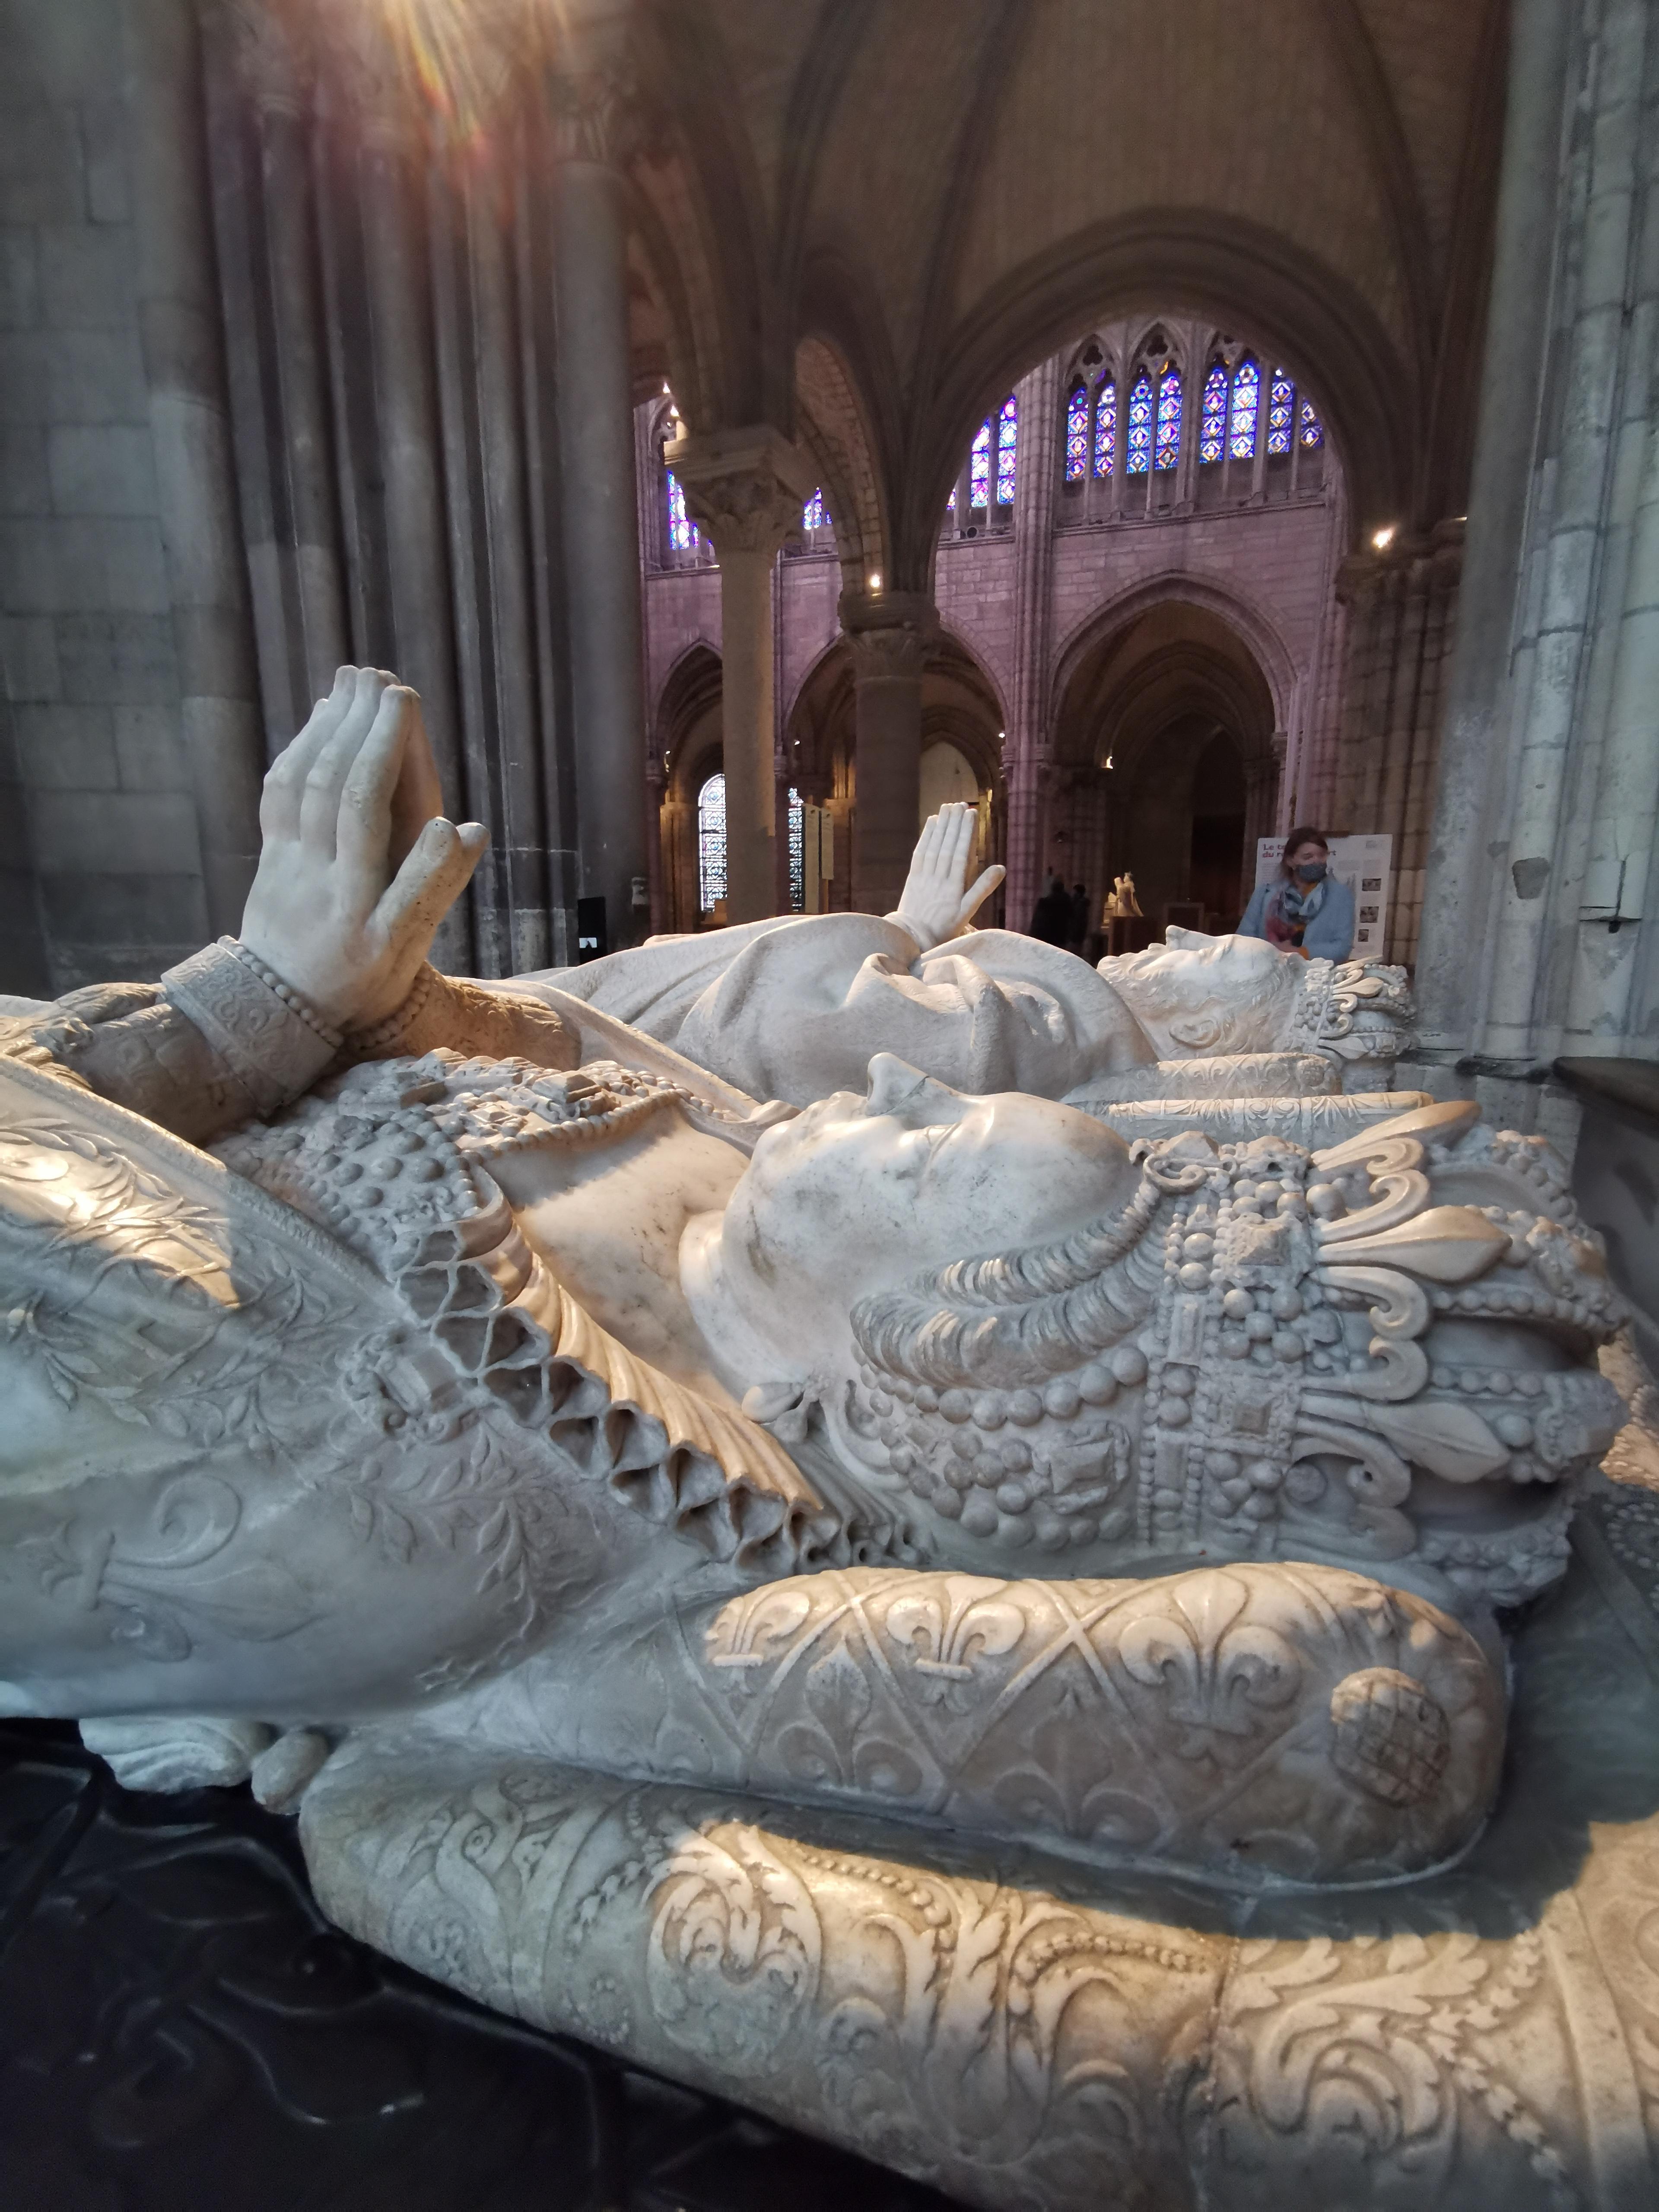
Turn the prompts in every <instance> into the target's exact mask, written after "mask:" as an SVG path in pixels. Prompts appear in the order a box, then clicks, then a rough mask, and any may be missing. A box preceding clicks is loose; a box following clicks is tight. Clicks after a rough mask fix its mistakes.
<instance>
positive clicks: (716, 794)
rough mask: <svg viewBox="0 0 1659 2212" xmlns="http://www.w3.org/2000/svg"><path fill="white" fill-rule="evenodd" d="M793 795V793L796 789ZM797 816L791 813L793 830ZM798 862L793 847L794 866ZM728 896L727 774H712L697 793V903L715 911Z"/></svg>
mask: <svg viewBox="0 0 1659 2212" xmlns="http://www.w3.org/2000/svg"><path fill="white" fill-rule="evenodd" d="M790 795H791V797H792V798H793V795H794V794H793V793H791V794H790ZM793 822H794V817H793V811H792V813H791V816H790V823H791V829H792V833H793ZM793 866H794V860H793V846H792V848H791V860H790V867H791V870H792V872H793ZM725 896H726V778H725V776H724V775H711V776H710V777H709V779H708V782H707V783H705V784H704V786H703V787H702V790H701V791H700V792H699V793H697V905H698V907H699V908H700V909H701V910H702V913H704V914H712V913H713V912H714V908H715V907H716V906H717V905H718V904H719V902H720V900H721V899H723V898H724V897H725Z"/></svg>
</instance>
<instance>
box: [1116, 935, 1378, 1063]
mask: <svg viewBox="0 0 1659 2212" xmlns="http://www.w3.org/2000/svg"><path fill="white" fill-rule="evenodd" d="M1100 973H1101V974H1102V975H1103V976H1104V977H1105V978H1106V980H1107V981H1108V982H1109V983H1110V984H1111V986H1112V987H1113V989H1114V990H1115V992H1116V993H1117V994H1118V995H1119V997H1120V998H1121V999H1122V1000H1123V1001H1124V1003H1125V1004H1126V1005H1127V1006H1128V1007H1129V1009H1130V1011H1131V1012H1133V1015H1134V1017H1135V1018H1136V1020H1137V1021H1138V1022H1139V1024H1140V1026H1141V1028H1142V1029H1143V1030H1145V1031H1146V1035H1147V1036H1149V1037H1150V1038H1151V1039H1152V1043H1153V1045H1154V1047H1155V1048H1156V1049H1157V1051H1158V1055H1159V1057H1160V1058H1161V1059H1170V1060H1175V1059H1179V1058H1181V1057H1182V1055H1183V1054H1218V1055H1225V1056H1228V1057H1233V1058H1243V1057H1244V1056H1247V1055H1249V1054H1259V1053H1273V1052H1281V1051H1290V1052H1296V1053H1302V1054H1308V1055H1310V1056H1312V1055H1317V1056H1318V1057H1320V1058H1322V1059H1324V1060H1329V1061H1332V1062H1334V1064H1335V1066H1336V1068H1337V1070H1338V1071H1339V1073H1340V1079H1341V1085H1342V1088H1343V1089H1344V1090H1345V1091H1359V1090H1366V1089H1371V1088H1375V1089H1377V1090H1387V1089H1388V1088H1389V1087H1390V1085H1392V1083H1393V1080H1394V1065H1395V1061H1396V1060H1398V1059H1399V1058H1400V1057H1401V1054H1404V1053H1407V1052H1408V1051H1409V1050H1410V1049H1411V1046H1412V1043H1413V1037H1414V1030H1413V1022H1414V1018H1415V1010H1414V1007H1413V1000H1412V994H1411V987H1410V983H1409V981H1408V979H1407V973H1406V970H1405V969H1403V968H1395V967H1389V966H1388V965H1386V964H1385V963H1383V962H1381V961H1376V960H1343V961H1332V960H1314V959H1304V958H1303V957H1302V956H1301V955H1300V954H1299V953H1295V952H1283V951H1279V949H1278V948H1277V947H1276V946H1274V945H1269V944H1268V943H1267V941H1266V939H1262V938H1256V937H1238V936H1225V937H1206V936H1205V935H1204V934H1203V933H1201V932H1200V931H1198V930H1192V929H1181V928H1178V927H1170V929H1169V930H1168V931H1166V933H1165V941H1164V944H1162V945H1149V946H1148V947H1147V948H1146V951H1144V952H1131V953H1121V954H1119V955H1117V956H1115V957H1113V958H1110V959H1106V960H1103V961H1102V962H1101V963H1100Z"/></svg>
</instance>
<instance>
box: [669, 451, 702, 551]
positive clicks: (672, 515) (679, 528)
mask: <svg viewBox="0 0 1659 2212" xmlns="http://www.w3.org/2000/svg"><path fill="white" fill-rule="evenodd" d="M666 473H667V477H668V542H669V544H671V546H672V547H673V549H674V550H675V552H677V553H689V552H690V550H691V548H692V547H693V546H694V545H695V544H696V542H697V526H696V523H695V522H693V521H692V520H691V518H690V515H689V514H688V513H686V511H685V493H684V489H683V488H682V486H681V483H680V480H679V478H678V477H677V476H676V475H675V474H674V471H673V470H672V469H670V470H668V471H667V472H666Z"/></svg>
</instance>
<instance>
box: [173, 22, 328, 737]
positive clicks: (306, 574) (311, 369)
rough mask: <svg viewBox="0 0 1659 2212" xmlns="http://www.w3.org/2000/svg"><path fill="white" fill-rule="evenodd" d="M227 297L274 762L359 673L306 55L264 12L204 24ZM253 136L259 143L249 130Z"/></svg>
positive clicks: (240, 464)
mask: <svg viewBox="0 0 1659 2212" xmlns="http://www.w3.org/2000/svg"><path fill="white" fill-rule="evenodd" d="M203 35H204V44H205V47H206V59H207V66H208V75H209V92H208V112H209V130H210V135H211V138H212V147H213V160H212V168H213V204H214V213H215V219H216V228H217V232H218V242H219V272H220V283H221V288H222V296H223V307H224V324H225V331H226V337H227V343H228V355H229V362H228V367H229V382H230V392H231V398H232V414H233V417H234V428H235V433H236V467H237V477H238V480H239V483H240V491H241V511H242V532H243V536H244V539H245V542H246V549H247V565H248V573H249V578H250V580H251V583H252V598H253V620H254V629H255V634H256V636H257V638H258V653H259V679H260V687H261V691H262V695H263V697H264V715H265V743H266V748H267V750H268V751H269V752H271V753H273V754H274V753H276V752H277V751H279V750H281V749H282V747H283V745H285V744H287V743H288V741H289V738H291V737H292V736H293V735H294V733H295V731H296V730H297V729H298V728H299V727H300V726H301V723H302V722H303V721H304V720H305V718H306V716H307V714H308V713H309V712H310V709H311V704H312V702H313V699H316V698H318V697H319V696H322V695H323V694H325V693H326V692H327V690H328V689H329V687H330V685H331V684H332V682H333V679H334V671H335V670H336V668H337V667H338V666H339V665H340V664H341V662H342V661H345V660H349V659H351V657H352V653H351V641H350V635H349V628H348V624H347V619H346V591H345V582H344V577H343V568H342V562H341V532H340V508H339V495H338V489H337V478H336V454H335V447H334V438H333V431H332V426H331V422H330V398H329V371H328V343H327V321H326V317H325V310H324V306H323V299H322V292H321V285H320V279H319V265H318V248H317V210H316V199H315V191H314V179H313V167H312V144H311V133H312V100H313V89H314V88H313V84H312V82H311V76H310V55H309V53H308V52H307V51H306V47H305V44H304V42H303V41H302V40H301V38H300V36H299V34H298V32H297V29H296V26H295V22H294V21H293V20H292V18H291V17H290V16H289V15H285V14H284V13H283V12H281V11H279V10H277V9H273V8H270V7H268V6H265V5H264V4H262V0H222V4H221V5H220V6H218V7H217V8H214V9H208V10H206V11H205V12H204V18H203ZM250 125H251V127H250Z"/></svg>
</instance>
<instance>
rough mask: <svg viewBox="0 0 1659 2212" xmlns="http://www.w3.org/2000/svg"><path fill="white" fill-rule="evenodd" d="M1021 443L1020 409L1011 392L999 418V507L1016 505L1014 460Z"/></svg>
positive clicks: (1004, 402)
mask: <svg viewBox="0 0 1659 2212" xmlns="http://www.w3.org/2000/svg"><path fill="white" fill-rule="evenodd" d="M1018 442H1019V408H1018V404H1016V402H1015V399H1014V395H1013V393H1012V392H1010V393H1009V394H1008V397H1007V398H1006V399H1005V400H1004V401H1003V403H1002V412H1001V414H1000V415H999V416H998V417H997V505H998V506H999V507H1012V505H1013V503H1014V460H1015V455H1016V450H1017V448H1018Z"/></svg>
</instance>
